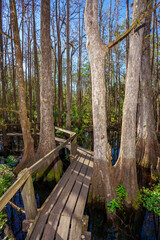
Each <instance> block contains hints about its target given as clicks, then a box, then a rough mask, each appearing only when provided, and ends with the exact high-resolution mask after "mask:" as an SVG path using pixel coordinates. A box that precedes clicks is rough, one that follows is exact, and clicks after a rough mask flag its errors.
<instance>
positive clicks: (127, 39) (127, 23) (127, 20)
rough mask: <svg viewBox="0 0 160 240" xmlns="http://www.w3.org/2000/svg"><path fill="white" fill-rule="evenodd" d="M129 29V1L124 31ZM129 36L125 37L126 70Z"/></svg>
mask: <svg viewBox="0 0 160 240" xmlns="http://www.w3.org/2000/svg"><path fill="white" fill-rule="evenodd" d="M128 29H129V0H126V30H128ZM128 52H129V36H127V37H126V70H127V67H128Z"/></svg>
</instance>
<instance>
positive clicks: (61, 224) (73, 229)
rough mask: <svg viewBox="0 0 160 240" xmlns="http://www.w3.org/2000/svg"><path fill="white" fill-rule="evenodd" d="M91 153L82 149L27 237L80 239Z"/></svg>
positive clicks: (36, 238) (52, 239) (90, 168)
mask: <svg viewBox="0 0 160 240" xmlns="http://www.w3.org/2000/svg"><path fill="white" fill-rule="evenodd" d="M92 156H93V155H92V154H91V153H88V152H85V151H84V152H83V151H82V150H81V151H80V152H79V157H78V158H77V160H76V161H74V162H73V163H72V164H71V165H70V167H69V168H68V169H67V171H66V172H65V174H64V175H63V176H62V178H61V180H60V181H59V183H58V184H57V186H56V188H55V189H54V190H53V191H52V193H51V195H50V197H49V198H48V200H47V201H46V203H45V205H44V206H43V207H42V212H41V213H40V217H39V219H38V220H37V223H36V224H35V228H34V230H33V232H32V234H31V237H30V238H28V239H32V240H40V239H41V240H54V239H56V240H65V239H66V240H67V239H70V240H79V239H81V230H82V216H83V212H84V208H85V204H86V199H87V194H88V189H89V185H90V181H91V174H92V168H93V161H92V160H93V159H92Z"/></svg>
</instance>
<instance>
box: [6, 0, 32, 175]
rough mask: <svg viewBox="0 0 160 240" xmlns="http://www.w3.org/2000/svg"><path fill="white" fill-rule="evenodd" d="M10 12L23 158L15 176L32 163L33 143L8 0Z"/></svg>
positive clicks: (12, 2)
mask: <svg viewBox="0 0 160 240" xmlns="http://www.w3.org/2000/svg"><path fill="white" fill-rule="evenodd" d="M10 11H11V22H12V26H13V33H14V44H15V54H16V72H17V80H18V93H19V112H20V122H21V127H22V133H23V141H24V154H23V158H22V160H21V162H20V163H19V164H18V165H17V167H16V168H15V170H14V172H15V173H16V174H17V173H18V172H19V171H21V170H22V169H23V168H25V167H26V166H28V165H29V164H30V163H32V160H33V158H34V141H33V138H32V137H31V134H30V122H29V120H28V118H27V105H26V91H25V85H24V73H23V62H22V52H21V46H20V38H19V30H18V22H17V13H16V4H15V0H10Z"/></svg>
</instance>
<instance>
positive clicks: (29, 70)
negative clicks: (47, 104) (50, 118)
mask: <svg viewBox="0 0 160 240" xmlns="http://www.w3.org/2000/svg"><path fill="white" fill-rule="evenodd" d="M28 18H29V17H28ZM28 84H29V113H30V114H29V119H30V122H32V120H33V112H32V79H31V40H30V21H28Z"/></svg>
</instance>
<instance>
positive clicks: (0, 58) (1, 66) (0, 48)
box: [0, 0, 7, 123]
mask: <svg viewBox="0 0 160 240" xmlns="http://www.w3.org/2000/svg"><path fill="white" fill-rule="evenodd" d="M2 25H3V23H2V0H0V30H1V31H3V29H2ZM0 53H1V54H0V69H1V81H2V96H3V98H2V99H3V100H2V103H3V108H6V107H7V101H6V82H5V71H4V59H3V37H2V33H0ZM3 118H4V121H5V123H6V121H7V112H5V111H4V112H3Z"/></svg>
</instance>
